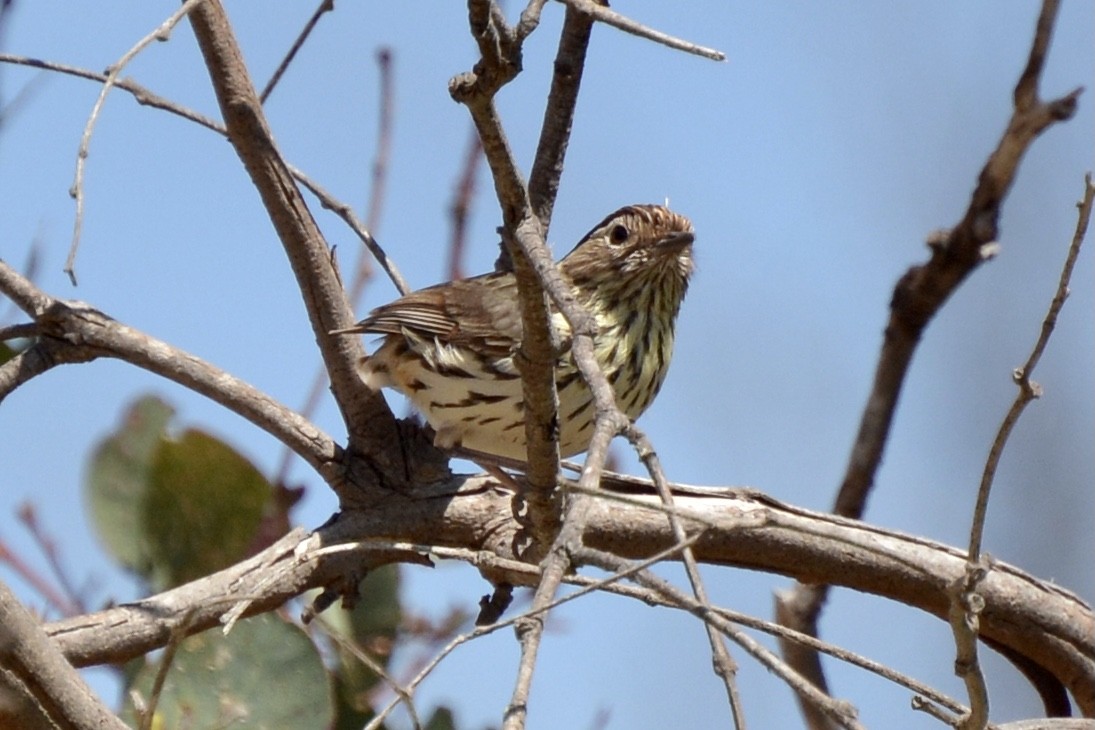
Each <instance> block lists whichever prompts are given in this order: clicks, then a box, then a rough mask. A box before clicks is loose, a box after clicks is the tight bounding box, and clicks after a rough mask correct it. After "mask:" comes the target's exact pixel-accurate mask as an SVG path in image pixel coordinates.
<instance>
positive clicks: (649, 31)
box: [563, 0, 726, 61]
mask: <svg viewBox="0 0 1095 730" xmlns="http://www.w3.org/2000/svg"><path fill="white" fill-rule="evenodd" d="M563 2H564V3H566V5H567V6H568V7H571V8H574V9H575V10H578V11H580V12H582V13H585V14H586V15H589V16H590V17H592V18H593V19H594V20H598V21H600V22H602V23H604V24H606V25H611V26H612V27H613V28H618V29H619V30H622V31H624V32H625V33H630V34H631V35H635V36H638V37H640V38H646V39H647V40H651V41H654V42H655V43H660V44H662V45H663V46H668V47H669V48H673V49H676V50H678V51H684V52H685V53H692V54H695V55H697V56H703V57H704V58H710V59H711V60H712V61H725V60H726V54H725V53H723V52H722V51H717V50H715V49H714V48H706V47H704V46H698V45H696V44H695V43H691V42H689V41H686V40H681V39H680V38H676V37H674V36H671V35H669V34H667V33H662V32H661V31H660V30H654V29H653V28H648V27H647V26H645V25H643V24H642V23H637V22H635V21H634V20H632V19H631V18H628V17H626V16H624V15H620V14H619V13H617V12H616V11H615V10H611V9H609V8H608V7H607V6H606V5H598V4H597V3H595V2H593V0H563Z"/></svg>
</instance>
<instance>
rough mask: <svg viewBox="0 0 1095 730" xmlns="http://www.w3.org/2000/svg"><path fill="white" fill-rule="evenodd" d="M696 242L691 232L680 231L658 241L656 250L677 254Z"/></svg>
mask: <svg viewBox="0 0 1095 730" xmlns="http://www.w3.org/2000/svg"><path fill="white" fill-rule="evenodd" d="M695 240H696V235H695V234H694V233H692V232H691V231H681V232H680V233H673V234H671V235H668V236H666V237H665V238H663V239H661V240H660V241H658V248H659V249H662V250H665V251H671V252H674V253H676V252H678V251H683V250H684V249H685V248H687V247H688V246H691V245H692V242H693V241H695Z"/></svg>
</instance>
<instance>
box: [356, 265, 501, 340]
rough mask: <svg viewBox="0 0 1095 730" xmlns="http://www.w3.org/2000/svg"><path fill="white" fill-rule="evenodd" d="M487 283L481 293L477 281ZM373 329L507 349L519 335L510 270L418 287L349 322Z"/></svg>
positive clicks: (363, 330) (360, 329)
mask: <svg viewBox="0 0 1095 730" xmlns="http://www.w3.org/2000/svg"><path fill="white" fill-rule="evenodd" d="M484 285H489V286H491V287H492V290H491V294H492V295H494V296H490V297H487V298H484V297H483V296H482V287H483V286H484ZM355 329H357V330H358V331H360V332H368V333H375V334H394V335H398V334H408V333H410V334H412V335H417V336H418V337H424V338H427V339H430V340H438V341H440V342H442V343H445V344H450V345H468V346H471V347H474V348H476V349H478V350H480V351H483V352H490V353H493V354H498V355H505V354H508V353H509V352H510V351H511V350H512V349H513V348H514V347H515V346H516V344H517V343H518V342H520V340H521V332H522V329H521V313H520V312H519V311H518V308H517V285H516V282H515V280H514V278H513V275H512V274H484V275H482V276H477V277H474V278H471V279H462V280H459V281H454V282H451V283H448V284H439V285H437V286H432V287H429V288H427V289H420V290H419V291H416V292H412V293H410V294H408V295H406V296H404V297H400V298H399V299H397V300H395V301H394V302H391V303H390V304H385V305H384V306H382V307H377V308H376V309H374V310H373V311H372V312H371V313H370V314H369V316H368V317H366V318H365V319H364V320H362V321H361V322H359V323H358V325H357V327H356V328H355Z"/></svg>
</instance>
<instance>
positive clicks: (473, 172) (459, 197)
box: [448, 129, 483, 281]
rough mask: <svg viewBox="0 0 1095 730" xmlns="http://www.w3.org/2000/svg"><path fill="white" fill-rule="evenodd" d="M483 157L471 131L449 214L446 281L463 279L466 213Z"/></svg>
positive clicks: (474, 133)
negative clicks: (450, 222)
mask: <svg viewBox="0 0 1095 730" xmlns="http://www.w3.org/2000/svg"><path fill="white" fill-rule="evenodd" d="M482 155H483V145H482V144H481V143H480V142H479V135H478V134H477V133H476V132H475V130H474V129H473V130H472V133H471V134H470V135H469V136H468V146H467V150H466V151H465V153H464V165H463V168H462V171H461V173H460V179H459V181H458V182H457V184H456V194H455V195H453V200H452V205H451V206H450V207H449V212H450V214H451V215H452V239H451V241H450V244H449V265H448V279H449V280H450V281H455V280H456V279H463V278H464V264H463V261H464V249H465V248H466V247H467V246H466V241H467V234H468V213H469V212H470V210H471V202H472V200H473V199H474V197H475V181H476V177H477V173H478V171H479V158H480V157H482Z"/></svg>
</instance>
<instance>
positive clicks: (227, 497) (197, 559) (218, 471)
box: [143, 430, 272, 589]
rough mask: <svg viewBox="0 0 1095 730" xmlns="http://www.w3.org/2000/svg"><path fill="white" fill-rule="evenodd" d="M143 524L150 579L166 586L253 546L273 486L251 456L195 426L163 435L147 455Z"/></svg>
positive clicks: (225, 564)
mask: <svg viewBox="0 0 1095 730" xmlns="http://www.w3.org/2000/svg"><path fill="white" fill-rule="evenodd" d="M148 486H149V489H148V494H147V498H146V500H145V503H144V515H143V520H144V522H143V530H144V533H145V540H146V541H148V544H149V546H150V553H151V556H152V575H151V579H152V583H153V585H154V586H156V587H157V588H160V589H162V588H168V587H171V586H176V585H179V584H181V583H185V582H187V581H190V580H193V579H195V578H199V577H201V576H204V575H208V574H210V573H213V572H215V571H217V570H220V569H222V568H226V567H228V566H229V565H232V564H233V563H235V562H237V561H239V560H241V559H243V558H245V557H246V556H247V555H248V554H250V552H251V547H252V545H253V543H254V540H255V537H256V533H257V531H258V527H259V523H260V522H261V520H262V515H263V510H264V509H265V507H266V506H267V503H268V501H269V499H270V496H271V492H272V487H271V486H270V483H269V482H268V481H267V480H266V478H265V477H264V476H263V475H262V473H261V472H260V471H259V470H258V469H256V468H255V466H254V465H253V464H251V462H250V461H248V460H247V459H245V458H244V457H243V456H241V455H240V454H239V453H238V452H236V451H235V450H234V449H232V448H231V447H230V446H228V445H227V444H225V443H224V442H222V441H220V440H218V439H216V438H214V437H213V436H210V435H209V434H207V433H203V432H201V431H197V430H189V431H186V432H185V433H183V435H182V438H180V439H179V440H178V441H163V442H161V443H160V445H159V447H158V448H157V449H156V452H155V454H154V456H153V459H152V465H151V469H150V471H149V485H148Z"/></svg>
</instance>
